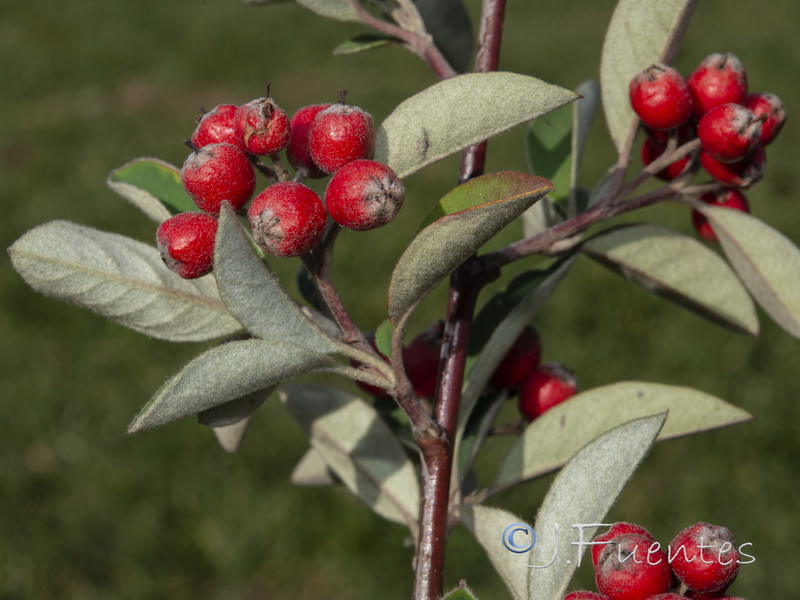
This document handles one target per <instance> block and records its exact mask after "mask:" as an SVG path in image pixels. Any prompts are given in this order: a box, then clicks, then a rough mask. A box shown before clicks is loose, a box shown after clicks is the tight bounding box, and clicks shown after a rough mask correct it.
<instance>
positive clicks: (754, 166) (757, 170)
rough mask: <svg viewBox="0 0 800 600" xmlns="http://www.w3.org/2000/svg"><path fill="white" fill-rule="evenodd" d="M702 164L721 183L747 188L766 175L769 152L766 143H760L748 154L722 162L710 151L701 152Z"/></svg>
mask: <svg viewBox="0 0 800 600" xmlns="http://www.w3.org/2000/svg"><path fill="white" fill-rule="evenodd" d="M700 164H701V165H702V166H703V168H704V169H705V170H706V172H707V173H708V174H709V175H711V176H712V177H713V178H714V179H716V180H717V181H719V182H720V183H722V184H724V185H727V186H732V187H737V188H739V189H743V190H746V189H747V188H749V187H750V186H752V185H753V184H754V183H757V182H758V181H760V180H761V178H762V177H763V176H764V171H765V170H766V168H767V154H766V152H765V151H764V144H760V143H759V144H756V147H755V148H753V151H752V152H751V153H750V154H749V155H748V156H746V157H745V158H743V159H742V160H738V161H736V162H732V163H724V162H721V161H719V160H717V159H716V158H714V157H713V156H711V155H710V154H709V153H708V152H700Z"/></svg>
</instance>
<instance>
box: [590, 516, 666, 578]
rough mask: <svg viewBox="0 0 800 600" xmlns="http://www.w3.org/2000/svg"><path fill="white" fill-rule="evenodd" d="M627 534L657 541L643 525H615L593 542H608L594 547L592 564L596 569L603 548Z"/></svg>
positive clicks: (623, 523)
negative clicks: (635, 534) (634, 534)
mask: <svg viewBox="0 0 800 600" xmlns="http://www.w3.org/2000/svg"><path fill="white" fill-rule="evenodd" d="M626 533H637V534H639V535H643V536H645V537H649V538H650V539H652V540H653V541H654V542H655V541H656V540H655V538H654V537H653V536H652V535H651V534H650V532H649V531H647V529H645V528H644V527H642V526H641V525H636V524H635V523H628V522H625V521H620V522H619V523H614V524H613V525H612V526H611V527H609V528H608V531H606V532H605V533H603V534H601V535H598V536H596V537H595V538H594V539H593V540H592V541H593V542H606V543H603V544H595V545H593V546H592V564H593V565H594V566H595V567H597V561H598V560H599V559H600V554H601V553H602V552H603V548H605V547H606V546H607V545H608V542H610V541H611V540H613V539H614V538H616V537H619V536H621V535H625V534H626Z"/></svg>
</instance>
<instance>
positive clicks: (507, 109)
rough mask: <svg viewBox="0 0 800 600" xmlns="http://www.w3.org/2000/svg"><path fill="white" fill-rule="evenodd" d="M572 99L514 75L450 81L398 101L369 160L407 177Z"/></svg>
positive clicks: (472, 75)
mask: <svg viewBox="0 0 800 600" xmlns="http://www.w3.org/2000/svg"><path fill="white" fill-rule="evenodd" d="M577 97H578V96H577V94H575V93H574V92H571V91H569V90H565V89H563V88H560V87H557V86H554V85H551V84H549V83H545V82H544V81H541V80H539V79H536V78H534V77H528V76H526V75H519V74H516V73H503V72H495V73H470V74H467V75H458V76H456V77H451V78H450V79H446V80H444V81H441V82H439V83H436V84H434V85H432V86H431V87H429V88H427V89H425V90H423V91H421V92H419V93H418V94H415V95H414V96H412V97H411V98H408V99H407V100H404V101H403V102H401V103H400V104H399V105H398V106H397V108H395V110H394V111H393V112H392V114H390V115H389V116H388V117H386V120H385V121H384V122H383V123H382V124H381V125H380V127H379V128H378V130H377V135H376V142H375V160H377V161H380V162H383V163H386V164H388V165H389V166H390V167H392V169H394V170H395V172H396V173H397V175H398V176H399V177H401V178H402V177H407V176H408V175H411V174H412V173H414V172H416V171H419V170H420V169H421V168H422V167H424V166H426V165H429V164H431V163H434V162H436V161H437V160H440V159H442V158H444V157H445V156H449V155H450V154H454V153H456V152H459V151H460V150H463V149H464V148H467V147H468V146H471V145H472V144H475V143H477V142H480V141H482V140H485V139H488V138H490V137H492V136H495V135H497V134H498V133H502V132H503V131H506V130H508V129H511V128H512V127H514V126H516V125H519V124H521V123H525V122H526V121H530V120H531V119H534V118H536V117H539V116H541V115H543V114H546V113H548V112H550V111H551V110H554V109H556V108H558V107H559V106H563V105H564V104H567V103H569V102H572V101H573V100H575V99H576V98H577Z"/></svg>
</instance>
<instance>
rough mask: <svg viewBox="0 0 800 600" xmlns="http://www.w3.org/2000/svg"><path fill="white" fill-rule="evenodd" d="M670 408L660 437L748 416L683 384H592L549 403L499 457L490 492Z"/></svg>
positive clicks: (553, 465) (540, 472) (542, 470)
mask: <svg viewBox="0 0 800 600" xmlns="http://www.w3.org/2000/svg"><path fill="white" fill-rule="evenodd" d="M665 411H669V418H668V419H667V421H666V424H665V425H664V429H663V430H662V431H661V434H660V437H659V439H662V440H664V439H671V438H676V437H681V436H685V435H690V434H693V433H699V432H701V431H708V430H710V429H717V428H720V427H727V426H729V425H735V424H737V423H743V422H745V421H749V420H750V419H752V416H751V415H750V414H749V413H747V412H746V411H744V410H742V409H740V408H738V407H736V406H733V405H731V404H728V403H727V402H724V401H723V400H720V399H719V398H716V397H714V396H711V395H709V394H706V393H703V392H700V391H698V390H694V389H692V388H687V387H678V386H669V385H661V384H656V383H644V382H638V381H627V382H621V383H615V384H612V385H607V386H603V387H599V388H594V389H592V390H588V391H586V392H582V393H580V394H577V395H576V396H573V397H572V398H570V399H569V400H568V401H566V402H563V403H562V404H559V405H557V406H554V407H553V408H551V409H550V410H548V411H547V412H545V413H544V414H543V415H541V416H540V417H539V418H537V419H536V420H535V421H533V422H532V423H531V424H530V425H528V427H527V428H526V429H525V432H524V433H523V434H522V435H521V436H520V437H519V438H518V439H517V441H516V442H515V443H514V445H513V446H512V447H511V449H510V450H509V452H508V455H507V456H506V458H505V459H504V460H503V463H502V464H501V466H500V468H499V469H498V471H497V475H496V478H495V481H494V483H493V484H492V485H491V487H490V488H489V494H490V495H491V494H494V493H496V492H498V491H500V490H502V489H506V488H508V487H511V486H512V485H516V484H518V483H520V482H522V481H526V480H528V479H532V478H534V477H538V476H540V475H543V474H545V473H548V472H550V471H553V470H554V469H557V468H559V467H560V466H561V465H563V464H564V463H565V462H566V461H567V460H568V459H569V457H570V456H572V454H573V453H574V452H575V451H577V450H578V449H579V448H580V447H581V446H583V445H584V444H586V443H588V442H589V441H590V440H593V439H594V438H596V437H597V436H598V435H600V434H601V433H603V432H604V431H608V430H609V429H611V428H613V427H616V426H617V425H620V424H621V423H624V422H626V421H630V420H632V419H636V418H639V417H644V416H649V415H654V414H658V413H662V412H665Z"/></svg>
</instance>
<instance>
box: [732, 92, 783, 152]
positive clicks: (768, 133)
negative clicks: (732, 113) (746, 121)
mask: <svg viewBox="0 0 800 600" xmlns="http://www.w3.org/2000/svg"><path fill="white" fill-rule="evenodd" d="M742 104H744V105H745V106H746V107H747V108H749V109H750V110H752V111H753V112H754V113H755V115H756V116H757V117H762V116H763V115H766V117H764V119H765V120H764V122H763V123H762V124H761V141H762V142H764V144H769V143H770V142H771V141H772V140H774V139H775V137H776V136H777V135H778V134H779V133H780V131H781V128H782V127H783V124H784V123H785V122H786V109H785V108H784V107H783V102H782V101H781V99H780V98H778V97H777V96H776V95H775V94H766V93H754V94H747V95H746V96H745V97H744V100H743V101H742Z"/></svg>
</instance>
